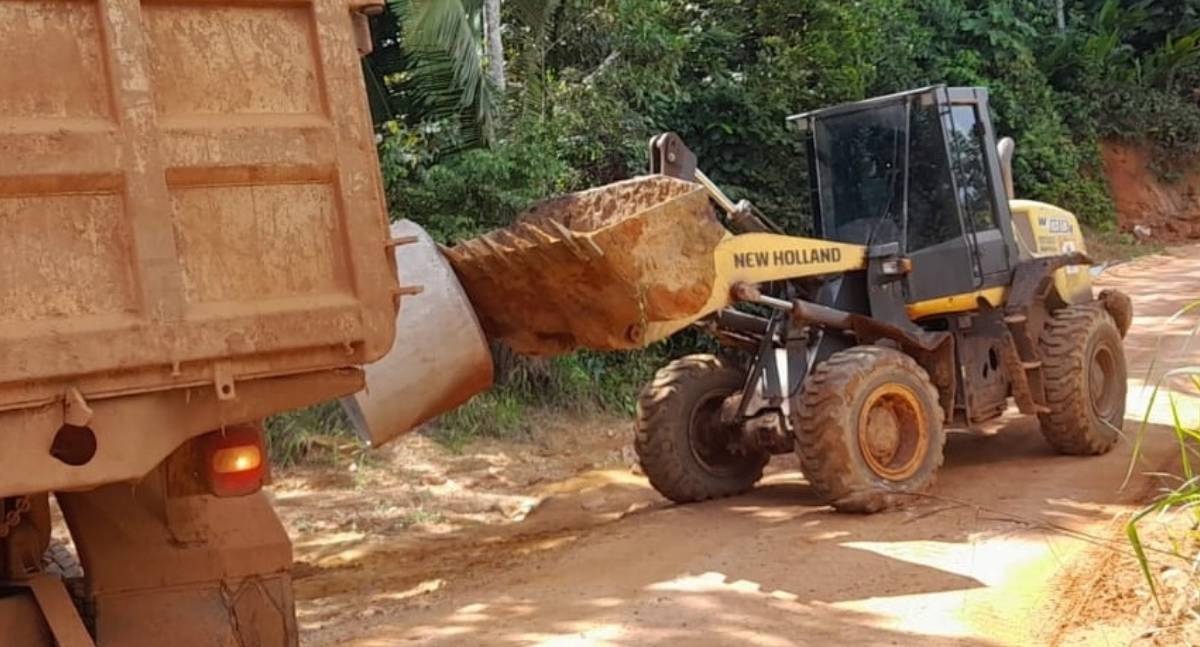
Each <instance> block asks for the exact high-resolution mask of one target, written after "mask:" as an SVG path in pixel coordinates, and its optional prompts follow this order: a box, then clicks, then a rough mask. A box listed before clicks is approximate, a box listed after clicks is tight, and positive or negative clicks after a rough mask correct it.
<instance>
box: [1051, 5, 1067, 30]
mask: <svg viewBox="0 0 1200 647" xmlns="http://www.w3.org/2000/svg"><path fill="white" fill-rule="evenodd" d="M1054 10H1055V12H1056V13H1055V17H1056V18H1057V19H1058V30H1059V31H1066V30H1067V8H1066V0H1054Z"/></svg>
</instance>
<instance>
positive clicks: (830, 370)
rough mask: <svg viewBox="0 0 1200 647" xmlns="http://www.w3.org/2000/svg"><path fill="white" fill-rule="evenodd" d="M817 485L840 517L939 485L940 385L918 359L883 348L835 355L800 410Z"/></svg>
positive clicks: (816, 374)
mask: <svg viewBox="0 0 1200 647" xmlns="http://www.w3.org/2000/svg"><path fill="white" fill-rule="evenodd" d="M792 415H793V421H794V423H795V424H794V427H795V429H796V449H797V453H798V454H799V455H800V463H801V469H802V470H803V472H804V475H805V477H806V478H807V479H808V482H809V484H811V485H812V487H813V489H814V490H816V491H817V493H818V494H820V495H821V496H822V497H824V498H825V499H826V500H827V501H829V503H830V504H831V505H833V507H834V508H836V509H837V510H838V511H840V512H860V513H870V512H878V511H880V510H884V509H887V508H890V507H894V506H896V505H899V504H902V503H904V502H905V501H906V500H908V499H911V498H912V497H911V496H910V495H911V494H915V493H922V492H926V491H928V490H929V488H930V487H932V486H933V482H934V479H935V478H936V475H937V470H938V468H939V467H941V465H942V460H943V453H942V450H943V447H944V445H945V442H946V433H945V429H944V428H943V427H942V420H943V415H942V407H941V405H940V404H939V403H938V393H937V388H936V387H934V386H933V383H932V382H931V381H930V380H929V375H928V374H927V373H926V372H925V369H923V368H921V367H920V366H919V365H918V364H917V363H916V362H915V361H914V360H913V359H912V358H911V357H909V356H908V355H905V354H904V353H901V352H899V351H897V350H893V349H890V348H883V347H880V346H856V347H854V348H849V349H846V350H843V351H840V352H838V353H834V354H833V355H831V356H830V357H829V358H828V359H827V360H825V361H824V362H822V363H821V364H820V365H819V366H817V367H816V369H815V370H814V371H813V372H812V374H811V375H809V377H808V379H807V380H805V383H804V389H803V391H802V392H801V396H800V406H798V407H797V408H796V409H795V411H794V412H793V414H792Z"/></svg>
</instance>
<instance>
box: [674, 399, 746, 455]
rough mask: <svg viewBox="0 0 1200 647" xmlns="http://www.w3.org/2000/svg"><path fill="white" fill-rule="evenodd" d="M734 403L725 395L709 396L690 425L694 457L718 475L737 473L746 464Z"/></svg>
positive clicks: (698, 406)
mask: <svg viewBox="0 0 1200 647" xmlns="http://www.w3.org/2000/svg"><path fill="white" fill-rule="evenodd" d="M735 400H736V399H735V398H734V397H732V396H730V394H728V393H725V392H719V391H718V392H713V393H710V394H709V395H708V396H706V397H704V398H701V399H700V402H698V403H697V405H696V408H695V409H694V410H693V411H692V416H691V420H690V421H689V427H688V431H689V434H690V436H691V438H690V441H691V442H690V445H691V450H692V455H693V456H694V457H695V458H696V461H697V462H698V463H699V464H700V465H701V466H702V467H703V468H704V469H705V470H707V471H708V472H710V473H712V474H715V475H720V474H725V473H728V472H731V471H737V470H739V469H740V467H741V464H742V462H744V461H745V460H746V451H745V448H744V447H743V446H742V444H741V443H740V442H739V441H740V438H739V437H738V433H737V432H738V426H737V425H736V424H734V423H733V421H732V419H733V417H734V413H735V412H736V408H737V403H736V401H735Z"/></svg>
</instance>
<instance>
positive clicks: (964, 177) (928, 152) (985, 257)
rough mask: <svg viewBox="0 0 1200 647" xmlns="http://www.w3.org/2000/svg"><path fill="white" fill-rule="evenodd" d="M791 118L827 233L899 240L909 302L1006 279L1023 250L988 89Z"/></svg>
mask: <svg viewBox="0 0 1200 647" xmlns="http://www.w3.org/2000/svg"><path fill="white" fill-rule="evenodd" d="M788 120H789V121H790V122H792V123H794V124H796V125H798V126H799V127H800V128H801V130H802V131H803V132H805V133H806V135H807V145H808V165H809V169H808V171H809V172H808V176H809V187H810V191H811V199H812V205H813V212H814V213H813V216H814V217H813V221H814V225H815V228H816V234H817V236H818V237H820V238H825V239H829V240H836V241H840V242H846V243H854V244H859V245H867V246H869V247H873V248H880V247H892V248H893V249H895V248H898V249H899V253H900V254H901V255H903V256H906V257H908V258H909V259H911V261H912V272H911V274H910V275H909V276H908V277H907V279H906V281H905V293H906V301H907V302H908V303H910V304H912V303H917V302H922V301H928V300H931V299H939V298H942V297H947V296H956V295H964V294H969V293H975V292H980V291H983V290H987V289H988V288H998V287H1001V286H1006V285H1008V283H1009V279H1010V276H1011V271H1012V268H1013V266H1014V265H1015V264H1016V262H1017V249H1016V244H1015V242H1014V239H1013V235H1012V231H1013V230H1012V226H1011V219H1012V216H1011V214H1010V212H1009V204H1008V197H1009V196H1008V193H1007V191H1006V189H1005V178H1004V174H1003V173H1002V171H1001V160H1000V156H999V153H998V151H997V147H996V139H995V133H994V131H993V130H992V123H991V118H990V116H989V114H988V94H987V90H985V89H983V88H948V87H945V86H933V87H928V88H921V89H918V90H911V91H908V92H902V93H899V94H893V95H889V96H885V97H878V98H874V99H868V100H865V101H859V102H855V103H850V104H844V105H840V106H835V107H832V108H826V109H823V110H817V111H814V112H808V113H804V114H799V115H795V116H793V117H790V118H789V119H788ZM892 244H894V247H893V246H892ZM972 301H973V300H972Z"/></svg>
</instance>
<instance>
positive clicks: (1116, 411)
mask: <svg viewBox="0 0 1200 647" xmlns="http://www.w3.org/2000/svg"><path fill="white" fill-rule="evenodd" d="M1039 346H1040V347H1041V352H1042V367H1043V371H1044V374H1045V380H1046V406H1047V407H1048V408H1049V411H1047V412H1045V413H1040V414H1038V420H1039V421H1040V422H1041V426H1042V435H1043V436H1044V437H1045V438H1046V442H1048V443H1049V444H1050V446H1051V447H1053V448H1054V449H1055V450H1056V451H1058V452H1059V453H1061V454H1072V455H1078V456H1086V455H1095V454H1103V453H1105V452H1107V451H1108V450H1110V449H1112V448H1113V445H1115V444H1116V443H1117V440H1118V439H1119V438H1120V435H1121V424H1122V421H1124V419H1125V390H1126V385H1125V370H1126V369H1125V353H1124V351H1123V349H1122V347H1121V332H1120V330H1119V329H1118V327H1117V323H1116V322H1115V321H1114V320H1113V317H1112V316H1111V315H1110V314H1109V313H1108V312H1107V311H1106V310H1105V309H1104V308H1103V307H1100V306H1099V305H1098V304H1097V303H1091V304H1084V305H1077V306H1070V307H1066V308H1063V309H1061V310H1059V311H1058V312H1056V313H1054V316H1053V317H1052V318H1051V319H1050V320H1049V321H1048V322H1047V323H1046V328H1045V329H1044V330H1043V331H1042V335H1041V340H1040V343H1039Z"/></svg>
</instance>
